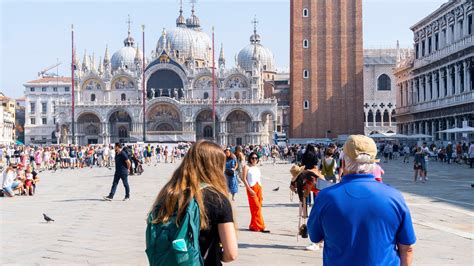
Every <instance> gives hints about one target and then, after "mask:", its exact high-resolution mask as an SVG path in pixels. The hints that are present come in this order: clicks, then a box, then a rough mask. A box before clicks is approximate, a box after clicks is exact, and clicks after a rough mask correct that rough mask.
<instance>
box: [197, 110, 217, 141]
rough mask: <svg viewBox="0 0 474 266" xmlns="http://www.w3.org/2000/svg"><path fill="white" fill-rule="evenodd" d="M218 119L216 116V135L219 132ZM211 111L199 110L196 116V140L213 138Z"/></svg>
mask: <svg viewBox="0 0 474 266" xmlns="http://www.w3.org/2000/svg"><path fill="white" fill-rule="evenodd" d="M217 121H219V119H218V118H217V116H216V124H217V127H216V137H217V133H218V132H219V123H217ZM212 123H213V121H212V111H211V110H204V111H201V112H200V113H199V114H198V115H197V117H196V129H195V130H196V140H199V139H213V128H214V127H213V125H212Z"/></svg>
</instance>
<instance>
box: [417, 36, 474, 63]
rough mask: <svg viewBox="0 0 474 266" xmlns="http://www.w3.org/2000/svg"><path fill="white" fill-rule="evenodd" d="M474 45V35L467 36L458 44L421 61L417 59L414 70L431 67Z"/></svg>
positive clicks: (455, 43)
mask: <svg viewBox="0 0 474 266" xmlns="http://www.w3.org/2000/svg"><path fill="white" fill-rule="evenodd" d="M473 45H474V35H469V36H466V37H464V38H462V39H460V40H457V41H456V42H454V43H452V44H450V45H448V46H446V47H443V48H441V49H440V50H437V51H435V52H433V53H431V54H430V55H428V56H424V57H422V58H419V59H415V61H414V63H413V67H414V69H417V68H420V67H423V66H426V65H429V64H431V63H433V62H435V61H437V60H440V59H442V58H443V57H446V56H448V55H450V54H453V53H456V52H459V51H461V50H464V49H466V48H469V47H471V46H473Z"/></svg>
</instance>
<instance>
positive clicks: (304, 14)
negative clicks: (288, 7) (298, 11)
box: [303, 8, 309, 18]
mask: <svg viewBox="0 0 474 266" xmlns="http://www.w3.org/2000/svg"><path fill="white" fill-rule="evenodd" d="M303 17H305V18H306V17H309V10H308V9H307V8H303Z"/></svg>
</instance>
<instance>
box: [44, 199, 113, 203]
mask: <svg viewBox="0 0 474 266" xmlns="http://www.w3.org/2000/svg"><path fill="white" fill-rule="evenodd" d="M75 201H104V200H103V199H67V200H55V201H53V202H75Z"/></svg>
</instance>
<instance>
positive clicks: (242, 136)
mask: <svg viewBox="0 0 474 266" xmlns="http://www.w3.org/2000/svg"><path fill="white" fill-rule="evenodd" d="M225 121H226V128H227V132H226V133H227V145H244V144H247V143H251V142H252V139H251V132H252V118H251V116H250V115H249V114H248V113H247V112H245V111H243V110H234V111H232V112H230V113H229V115H228V116H227V117H226V120H225Z"/></svg>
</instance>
